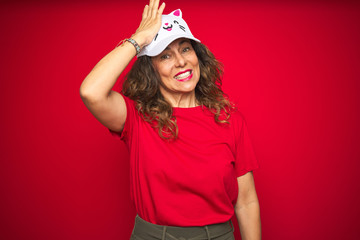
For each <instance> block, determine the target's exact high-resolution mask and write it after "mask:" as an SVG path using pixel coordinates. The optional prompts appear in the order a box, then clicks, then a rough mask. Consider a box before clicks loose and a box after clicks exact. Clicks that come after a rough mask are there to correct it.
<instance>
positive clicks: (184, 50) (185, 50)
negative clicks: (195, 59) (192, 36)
mask: <svg viewBox="0 0 360 240" xmlns="http://www.w3.org/2000/svg"><path fill="white" fill-rule="evenodd" d="M190 50H191V48H190V47H185V48H184V49H183V52H188V51H190Z"/></svg>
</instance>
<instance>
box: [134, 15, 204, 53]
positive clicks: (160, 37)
mask: <svg viewBox="0 0 360 240" xmlns="http://www.w3.org/2000/svg"><path fill="white" fill-rule="evenodd" d="M178 38H188V39H192V40H194V41H197V42H200V40H199V39H196V38H195V37H194V36H193V35H192V33H191V32H190V29H189V27H188V25H187V24H186V22H185V21H184V19H182V12H181V10H180V9H177V10H175V11H173V12H171V13H170V14H168V15H162V16H161V27H160V30H159V32H158V33H157V34H156V36H155V38H154V39H153V40H152V42H151V43H150V44H149V45H147V46H145V47H144V48H143V49H142V50H141V51H140V53H139V54H138V55H137V56H138V57H141V56H144V55H147V56H150V57H153V56H156V55H159V54H160V53H161V52H162V51H164V49H165V48H166V47H167V46H168V45H169V44H170V43H171V42H173V41H174V40H176V39H178Z"/></svg>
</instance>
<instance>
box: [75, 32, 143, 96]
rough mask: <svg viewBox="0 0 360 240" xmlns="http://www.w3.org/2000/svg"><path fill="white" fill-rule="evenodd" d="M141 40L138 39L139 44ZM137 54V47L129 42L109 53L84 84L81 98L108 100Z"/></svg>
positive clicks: (81, 88) (81, 89)
mask: <svg viewBox="0 0 360 240" xmlns="http://www.w3.org/2000/svg"><path fill="white" fill-rule="evenodd" d="M140 40H141V39H139V38H138V39H137V41H139V42H140ZM139 44H140V43H139ZM135 54H136V50H135V47H134V46H133V45H132V44H131V43H129V42H125V43H124V44H123V45H121V46H119V47H117V48H115V49H114V50H112V51H111V52H109V53H108V54H107V55H106V56H105V57H103V58H102V59H101V60H100V61H99V62H98V63H97V64H96V65H95V67H94V68H93V69H92V70H91V72H90V73H89V74H88V75H87V76H86V78H85V79H84V81H83V82H82V84H81V87H80V94H81V96H82V97H83V98H88V99H89V98H90V99H91V100H94V101H95V100H99V99H104V98H106V97H107V96H108V95H109V93H110V91H111V89H112V88H113V86H114V85H115V83H116V81H117V79H118V78H119V76H120V74H121V73H122V72H123V71H124V69H125V68H126V66H127V65H128V64H129V63H130V61H131V60H132V59H133V58H134V56H135Z"/></svg>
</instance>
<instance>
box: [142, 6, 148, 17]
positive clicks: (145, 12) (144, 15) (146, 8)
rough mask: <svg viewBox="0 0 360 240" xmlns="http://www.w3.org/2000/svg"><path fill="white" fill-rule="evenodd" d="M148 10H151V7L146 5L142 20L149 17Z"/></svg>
mask: <svg viewBox="0 0 360 240" xmlns="http://www.w3.org/2000/svg"><path fill="white" fill-rule="evenodd" d="M148 9H149V6H148V5H145V8H144V11H143V14H142V18H143V19H144V18H146V17H147V15H148Z"/></svg>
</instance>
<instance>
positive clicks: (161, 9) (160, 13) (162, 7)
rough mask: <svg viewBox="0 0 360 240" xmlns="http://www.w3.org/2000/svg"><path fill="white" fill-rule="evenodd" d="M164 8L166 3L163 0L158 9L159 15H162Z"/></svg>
mask: <svg viewBox="0 0 360 240" xmlns="http://www.w3.org/2000/svg"><path fill="white" fill-rule="evenodd" d="M164 8H165V3H164V2H163V3H162V4H161V6H160V8H159V10H158V13H157V14H158V16H159V15H160V16H161V15H162V13H163V11H164Z"/></svg>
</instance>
